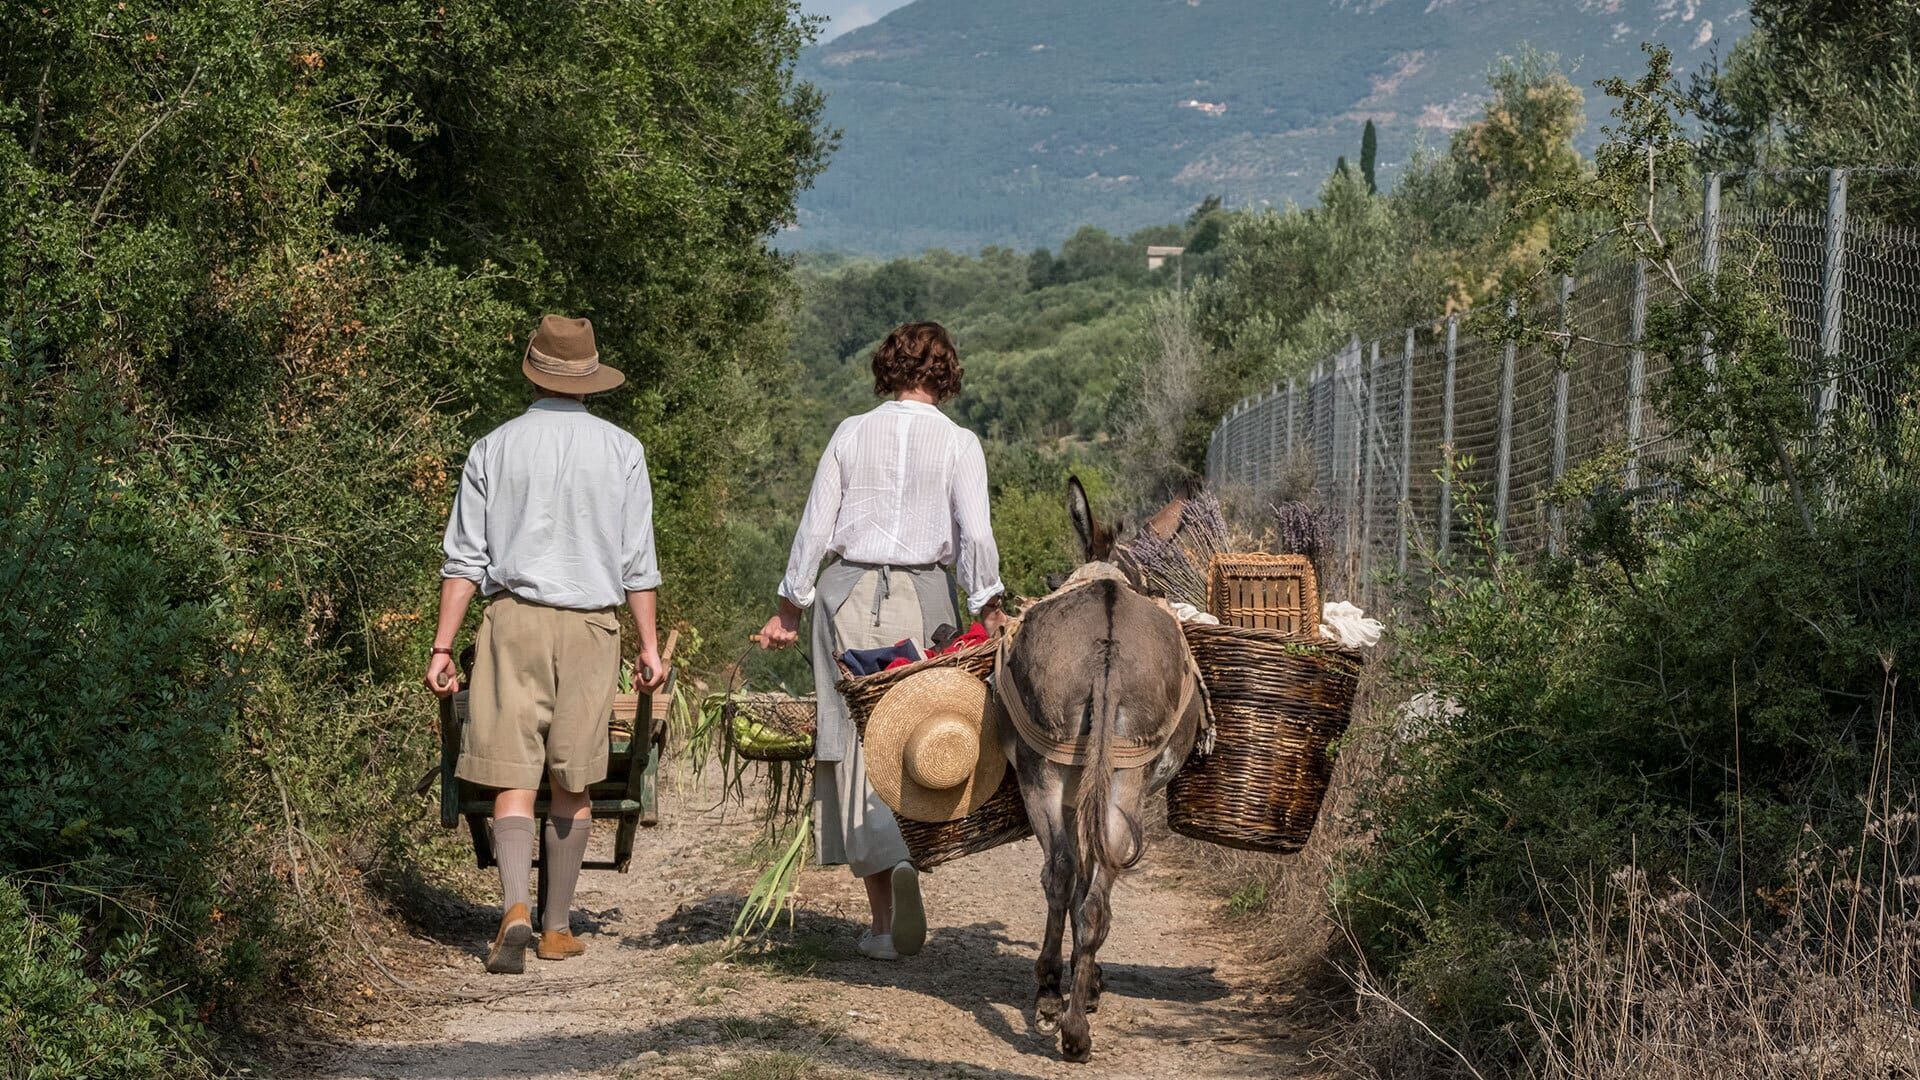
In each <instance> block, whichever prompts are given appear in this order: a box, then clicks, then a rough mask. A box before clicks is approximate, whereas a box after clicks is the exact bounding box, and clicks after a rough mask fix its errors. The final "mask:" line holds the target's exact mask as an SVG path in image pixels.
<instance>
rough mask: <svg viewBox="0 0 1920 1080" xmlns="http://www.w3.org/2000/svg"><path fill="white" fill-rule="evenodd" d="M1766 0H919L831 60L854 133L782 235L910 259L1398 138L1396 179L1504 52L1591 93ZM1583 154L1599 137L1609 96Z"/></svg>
mask: <svg viewBox="0 0 1920 1080" xmlns="http://www.w3.org/2000/svg"><path fill="white" fill-rule="evenodd" d="M1746 8H1747V4H1746V3H1745V2H1744V0H1707V2H1704V3H1703V2H1698V0H1686V2H1684V3H1682V2H1680V0H1605V2H1602V0H1446V2H1439V3H1434V2H1430V0H1366V2H1360V0H1302V2H1297V3H1288V4H1284V5H1279V6H1276V5H1275V4H1273V3H1271V2H1268V0H1119V2H1115V0H1054V2H1050V3H1046V4H1030V3H1022V2H1019V0H969V2H967V3H951V2H948V0H919V2H917V3H913V4H909V5H907V6H906V7H903V8H900V9H899V10H897V11H894V12H891V13H890V14H888V15H886V16H885V17H883V18H882V19H880V20H879V21H878V22H876V23H874V24H872V25H870V26H865V27H861V28H860V29H857V30H854V31H852V32H850V33H848V34H845V35H842V36H841V37H838V38H836V39H835V40H833V41H832V42H830V43H828V44H826V45H823V46H820V47H817V48H815V49H812V50H809V51H808V53H807V54H806V55H805V57H804V58H803V61H802V70H803V72H804V73H805V75H806V77H807V78H808V79H810V80H812V81H813V82H814V83H815V84H816V85H818V86H819V87H820V88H821V89H822V91H823V92H824V93H825V94H826V95H827V119H828V122H829V123H830V124H833V125H835V126H837V127H838V128H840V129H841V131H842V133H843V137H842V143H841V146H840V150H839V152H838V153H837V154H836V155H835V158H834V166H833V168H832V169H831V170H830V171H829V172H828V173H827V174H826V176H824V177H823V178H822V179H821V181H820V183H819V185H818V186H817V187H816V188H815V189H814V190H813V191H811V192H809V193H807V194H806V195H805V196H804V197H803V198H802V199H801V202H800V207H801V217H800V228H799V229H798V230H796V231H794V232H791V233H788V234H785V235H784V236H783V237H782V244H783V245H785V246H788V247H794V248H803V249H830V250H845V251H861V252H882V253H897V252H904V251H917V250H920V249H923V248H928V247H934V246H940V247H947V248H952V249H955V250H972V249H974V248H977V247H979V246H981V245H983V244H1010V245H1014V246H1020V247H1024V246H1027V245H1031V244H1036V243H1044V244H1048V245H1056V244H1058V243H1060V242H1061V240H1063V239H1064V238H1065V237H1066V236H1067V235H1068V234H1069V233H1071V232H1072V231H1073V230H1074V229H1075V228H1077V227H1079V226H1081V225H1087V224H1091V225H1098V226H1100V227H1102V228H1105V229H1108V230H1110V231H1113V232H1131V231H1133V230H1135V229H1140V228H1144V227H1146V226H1149V225H1153V224H1157V223H1160V222H1165V221H1172V220H1176V219H1178V218H1179V217H1180V216H1181V215H1183V214H1184V213H1185V212H1186V211H1187V209H1188V208H1190V207H1192V206H1194V205H1196V204H1198V203H1199V202H1200V201H1201V200H1202V199H1203V198H1205V197H1206V196H1208V195H1220V196H1222V197H1224V198H1225V200H1226V201H1227V203H1228V204H1229V205H1232V206H1255V207H1257V206H1262V205H1267V206H1274V207H1279V206H1282V205H1284V204H1285V203H1286V202H1287V201H1288V200H1294V201H1298V202H1307V201H1311V200H1312V199H1313V197H1314V196H1315V195H1316V194H1317V193H1318V190H1319V184H1320V181H1321V179H1322V178H1324V177H1325V175H1326V171H1327V169H1328V167H1329V166H1331V165H1332V163H1333V161H1334V159H1335V158H1336V157H1337V156H1339V155H1343V154H1344V155H1348V156H1349V157H1350V158H1352V159H1353V160H1354V162H1355V163H1356V164H1358V161H1359V159H1358V157H1357V156H1356V155H1357V151H1358V149H1359V145H1360V132H1361V127H1362V125H1363V124H1364V123H1365V122H1366V121H1368V120H1372V121H1373V122H1374V123H1375V125H1376V126H1377V127H1378V130H1379V147H1378V165H1379V175H1380V176H1381V177H1382V178H1383V186H1391V184H1392V182H1393V180H1394V179H1396V178H1397V176H1398V173H1399V170H1401V169H1403V168H1404V167H1405V166H1406V164H1407V163H1408V161H1409V160H1410V159H1411V157H1412V154H1413V152H1414V150H1415V149H1416V147H1418V146H1420V145H1422V144H1424V145H1427V146H1430V147H1434V148H1438V147H1441V146H1444V145H1445V144H1446V142H1447V140H1448V139H1449V138H1450V137H1451V136H1452V134H1453V133H1454V132H1455V131H1457V130H1458V129H1459V128H1460V127H1461V125H1463V124H1465V123H1466V122H1468V121H1469V120H1471V119H1472V118H1473V117H1475V116H1476V115H1478V114H1479V111H1480V105H1481V103H1482V102H1483V101H1484V96H1485V81H1486V79H1485V77H1486V71H1487V65H1488V63H1489V62H1490V60H1491V59H1492V58H1493V57H1495V56H1496V55H1499V54H1501V53H1517V52H1519V51H1520V50H1521V49H1522V48H1523V47H1524V46H1531V47H1534V48H1538V49H1541V50H1545V51H1552V52H1556V53H1558V54H1559V55H1561V56H1562V57H1565V58H1566V61H1567V63H1568V66H1569V70H1570V74H1571V75H1572V76H1573V78H1574V80H1575V83H1576V85H1580V86H1582V87H1587V86H1590V85H1591V83H1592V81H1593V80H1594V79H1597V78H1600V77H1602V76H1604V75H1607V74H1611V73H1615V72H1619V71H1622V70H1628V69H1630V68H1631V67H1632V66H1633V65H1634V64H1635V63H1637V62H1638V61H1637V57H1638V49H1639V46H1640V43H1641V42H1643V41H1658V42H1664V43H1666V44H1668V45H1670V46H1671V47H1672V48H1673V50H1674V51H1675V53H1676V54H1677V55H1678V56H1679V57H1680V63H1681V65H1682V66H1683V68H1693V67H1698V66H1700V65H1702V64H1703V63H1707V62H1709V61H1710V60H1711V58H1712V57H1713V56H1714V55H1715V54H1716V52H1719V53H1724V52H1725V50H1726V49H1727V48H1728V47H1729V46H1730V45H1731V43H1732V42H1733V41H1734V40H1735V39H1736V38H1737V37H1738V36H1739V33H1740V32H1741V30H1742V29H1743V28H1744V26H1745V24H1746V20H1745V12H1746ZM1583 115H1585V116H1586V118H1587V120H1588V121H1589V122H1588V124H1587V126H1586V128H1585V130H1584V131H1583V132H1581V133H1580V135H1579V142H1578V145H1579V146H1580V147H1582V148H1583V149H1587V148H1591V147H1592V146H1593V145H1594V144H1595V142H1597V140H1598V138H1599V134H1600V133H1599V121H1600V120H1602V119H1604V117H1605V110H1604V107H1602V106H1601V105H1599V104H1598V102H1597V101H1596V102H1594V103H1593V104H1592V105H1591V107H1590V108H1589V109H1588V110H1586V111H1585V113H1584V114H1583Z"/></svg>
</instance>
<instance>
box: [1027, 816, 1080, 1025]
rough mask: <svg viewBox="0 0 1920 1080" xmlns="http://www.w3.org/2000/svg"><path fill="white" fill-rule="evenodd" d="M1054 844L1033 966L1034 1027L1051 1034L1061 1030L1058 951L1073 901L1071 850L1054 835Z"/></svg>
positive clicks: (1045, 876)
mask: <svg viewBox="0 0 1920 1080" xmlns="http://www.w3.org/2000/svg"><path fill="white" fill-rule="evenodd" d="M1054 839H1055V841H1056V842H1055V843H1054V844H1052V845H1051V850H1050V851H1048V852H1047V854H1046V864H1045V866H1044V867H1043V868H1042V869H1041V871H1040V882H1041V885H1042V887H1043V888H1044V889H1045V890H1046V894H1047V932H1046V936H1045V937H1043V938H1041V940H1040V958H1039V959H1038V960H1037V961H1035V963H1034V966H1033V974H1034V984H1035V985H1034V999H1033V1026H1034V1027H1036V1028H1038V1029H1040V1030H1041V1031H1042V1032H1044V1033H1046V1034H1048V1035H1051V1034H1053V1033H1054V1032H1056V1031H1059V1030H1060V1014H1061V1013H1062V1012H1064V1011H1065V1010H1066V1001H1065V1000H1064V999H1063V998H1062V996H1061V993H1060V975H1061V968H1062V967H1063V966H1064V965H1063V964H1062V963H1061V959H1060V948H1061V944H1062V942H1063V940H1064V939H1065V937H1066V929H1067V907H1068V905H1069V904H1070V903H1072V900H1073V848H1072V846H1071V845H1070V844H1068V843H1067V842H1066V837H1064V836H1062V835H1059V834H1055V837H1054Z"/></svg>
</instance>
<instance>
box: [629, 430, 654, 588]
mask: <svg viewBox="0 0 1920 1080" xmlns="http://www.w3.org/2000/svg"><path fill="white" fill-rule="evenodd" d="M634 454H635V457H634V462H633V465H632V466H631V467H629V468H628V470H627V492H626V515H625V518H624V520H623V521H622V524H621V530H620V534H621V537H620V585H621V587H622V588H624V589H626V591H628V592H630V593H635V592H646V591H647V590H649V589H657V588H659V587H660V562H659V558H658V556H657V555H656V554H655V552H654V547H653V480H652V478H651V477H650V476H648V475H647V455H646V452H645V451H644V450H641V449H639V447H638V446H637V445H636V446H635V449H634Z"/></svg>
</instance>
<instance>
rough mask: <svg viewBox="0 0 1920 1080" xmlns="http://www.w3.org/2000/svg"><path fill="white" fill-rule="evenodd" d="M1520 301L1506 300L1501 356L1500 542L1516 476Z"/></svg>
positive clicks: (1496, 496)
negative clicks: (1515, 380) (1515, 373)
mask: <svg viewBox="0 0 1920 1080" xmlns="http://www.w3.org/2000/svg"><path fill="white" fill-rule="evenodd" d="M1519 311H1520V305H1519V302H1518V301H1515V300H1512V299H1509V300H1508V301H1507V322H1508V324H1509V325H1508V330H1507V333H1508V337H1507V347H1506V348H1505V349H1504V350H1502V351H1501V354H1500V441H1499V442H1498V443H1497V444H1496V449H1495V450H1494V479H1493V521H1494V528H1495V530H1496V531H1497V533H1498V535H1499V537H1500V542H1501V543H1503V544H1504V543H1505V542H1506V536H1507V489H1508V487H1509V486H1510V484H1509V480H1510V479H1511V477H1512V476H1513V368H1514V361H1515V359H1516V358H1517V357H1518V356H1519V350H1520V343H1519V342H1518V341H1516V340H1514V338H1513V337H1512V333H1513V330H1512V325H1511V324H1512V323H1513V321H1514V317H1515V316H1516V315H1517V314H1519Z"/></svg>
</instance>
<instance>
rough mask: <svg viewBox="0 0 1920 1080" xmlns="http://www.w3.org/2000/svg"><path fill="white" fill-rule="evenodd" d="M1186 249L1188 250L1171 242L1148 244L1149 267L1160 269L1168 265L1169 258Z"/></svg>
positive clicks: (1150, 268)
mask: <svg viewBox="0 0 1920 1080" xmlns="http://www.w3.org/2000/svg"><path fill="white" fill-rule="evenodd" d="M1186 250H1187V249H1186V248H1183V247H1173V246H1172V245H1169V244H1148V245H1147V269H1149V270H1158V269H1160V268H1161V267H1163V266H1165V265H1167V260H1168V259H1171V258H1173V257H1174V256H1175V255H1179V254H1181V253H1183V252H1185V251H1186Z"/></svg>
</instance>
